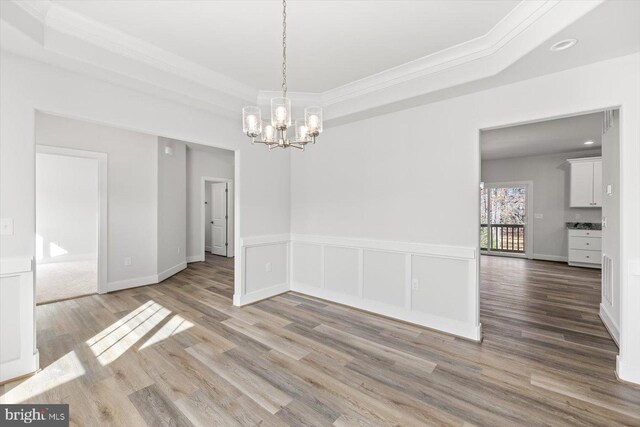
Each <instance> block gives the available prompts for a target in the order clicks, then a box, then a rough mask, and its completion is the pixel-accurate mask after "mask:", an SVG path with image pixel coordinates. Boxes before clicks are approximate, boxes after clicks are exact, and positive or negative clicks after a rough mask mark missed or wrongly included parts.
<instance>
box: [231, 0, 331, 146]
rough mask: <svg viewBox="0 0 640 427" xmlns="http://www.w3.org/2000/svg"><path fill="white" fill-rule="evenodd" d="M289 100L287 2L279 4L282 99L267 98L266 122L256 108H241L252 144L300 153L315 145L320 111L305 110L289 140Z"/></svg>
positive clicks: (320, 126)
mask: <svg viewBox="0 0 640 427" xmlns="http://www.w3.org/2000/svg"><path fill="white" fill-rule="evenodd" d="M291 115H292V111H291V100H290V99H289V98H287V0H283V1H282V97H278V98H272V99H271V117H270V120H267V121H262V118H261V112H260V108H258V107H256V106H251V107H244V108H243V109H242V131H243V132H244V133H245V134H246V135H247V136H248V137H249V138H251V142H252V143H254V144H255V143H260V144H265V145H266V146H267V147H269V151H271V149H272V148H276V147H280V148H289V147H293V148H298V149H300V150H304V147H305V145H307V144H308V143H310V142H311V143H314V144H315V143H316V137H317V136H318V135H320V134H321V133H322V108H321V107H307V108H305V109H304V118H301V119H297V120H296V121H295V135H294V139H293V140H292V139H289V134H288V132H289V128H290V127H291Z"/></svg>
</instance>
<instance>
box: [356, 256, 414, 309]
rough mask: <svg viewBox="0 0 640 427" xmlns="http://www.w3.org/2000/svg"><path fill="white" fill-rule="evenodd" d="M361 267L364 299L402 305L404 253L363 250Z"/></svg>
mask: <svg viewBox="0 0 640 427" xmlns="http://www.w3.org/2000/svg"><path fill="white" fill-rule="evenodd" d="M363 268H364V295H363V298H364V299H365V300H371V301H376V302H381V303H385V304H389V305H393V306H395V307H404V305H405V294H406V286H405V278H406V269H405V254H403V253H400V252H382V251H373V250H365V251H364V260H363Z"/></svg>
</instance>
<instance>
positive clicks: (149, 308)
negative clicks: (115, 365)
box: [87, 300, 171, 366]
mask: <svg viewBox="0 0 640 427" xmlns="http://www.w3.org/2000/svg"><path fill="white" fill-rule="evenodd" d="M169 314H171V310H169V309H167V308H165V307H163V306H162V305H160V304H158V303H157V302H155V301H153V300H150V301H147V302H146V303H145V304H143V305H141V306H140V307H138V308H137V309H136V310H134V311H133V312H131V313H129V314H128V315H127V316H125V317H123V318H122V319H120V320H118V321H117V322H115V323H114V324H113V325H111V326H109V327H108V328H106V329H105V330H104V331H102V332H100V333H99V334H97V335H96V336H94V337H93V338H90V339H89V340H87V345H88V346H89V348H91V351H93V354H94V355H95V356H96V358H97V359H98V361H99V362H100V364H101V365H102V366H106V365H108V364H110V363H111V362H113V361H114V360H116V359H117V358H118V357H120V356H122V355H123V354H124V353H125V352H126V351H127V350H128V349H129V348H131V346H133V345H134V344H135V343H136V342H138V340H140V339H142V338H143V337H144V336H145V335H146V334H148V333H149V332H150V331H151V330H152V329H153V328H154V327H155V326H157V325H158V324H159V323H160V322H162V320H163V319H164V318H165V317H167V316H168V315H169Z"/></svg>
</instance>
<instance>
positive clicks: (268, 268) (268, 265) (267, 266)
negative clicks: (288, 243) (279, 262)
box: [264, 262, 271, 273]
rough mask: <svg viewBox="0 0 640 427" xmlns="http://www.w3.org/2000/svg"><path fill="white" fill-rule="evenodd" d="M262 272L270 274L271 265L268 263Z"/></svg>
mask: <svg viewBox="0 0 640 427" xmlns="http://www.w3.org/2000/svg"><path fill="white" fill-rule="evenodd" d="M264 271H266V272H267V273H271V263H270V262H268V263H266V264H265V266H264Z"/></svg>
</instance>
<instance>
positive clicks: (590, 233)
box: [569, 230, 602, 237]
mask: <svg viewBox="0 0 640 427" xmlns="http://www.w3.org/2000/svg"><path fill="white" fill-rule="evenodd" d="M569 237H602V230H569Z"/></svg>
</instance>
